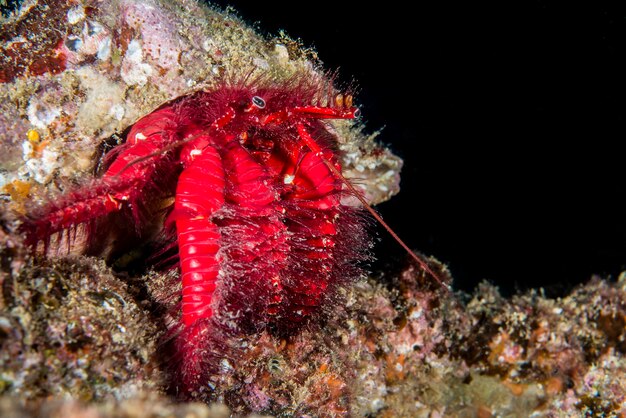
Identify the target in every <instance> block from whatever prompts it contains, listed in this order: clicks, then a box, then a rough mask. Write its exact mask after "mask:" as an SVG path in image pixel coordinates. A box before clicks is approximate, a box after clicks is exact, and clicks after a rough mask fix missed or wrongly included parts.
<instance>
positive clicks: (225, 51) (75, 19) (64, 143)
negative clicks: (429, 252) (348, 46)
mask: <svg viewBox="0 0 626 418" xmlns="http://www.w3.org/2000/svg"><path fill="white" fill-rule="evenodd" d="M0 33H2V35H1V40H2V44H0V138H2V141H1V142H0V190H1V191H2V198H3V200H5V201H8V202H9V203H10V206H9V207H11V208H12V209H13V210H17V211H23V210H25V209H24V204H25V202H27V201H33V200H34V201H37V200H40V201H41V200H44V199H45V198H46V197H45V196H49V193H50V192H54V191H56V190H59V189H60V190H62V189H64V188H66V187H67V183H68V182H76V181H79V179H80V178H85V177H89V176H91V174H92V170H93V166H94V161H95V160H97V156H98V148H99V146H100V145H101V144H102V142H103V141H104V140H105V139H109V138H111V137H112V136H113V138H116V136H115V135H118V136H119V138H120V139H119V140H120V141H121V138H122V137H123V132H124V131H125V129H127V128H128V127H129V126H131V125H132V124H133V123H134V122H136V121H137V120H138V119H140V118H141V117H143V116H145V115H147V114H149V113H151V112H152V111H153V110H154V109H156V108H158V107H159V106H161V105H162V104H163V103H166V102H169V101H171V100H174V99H176V98H179V97H182V96H186V95H189V94H192V93H194V92H196V91H199V90H205V89H210V88H211V87H212V86H215V85H216V84H217V83H219V82H220V81H223V80H224V79H234V80H237V79H239V80H240V79H244V78H246V76H248V75H250V74H254V75H259V74H263V75H264V76H265V77H267V78H270V79H273V80H275V81H276V82H279V83H280V82H281V81H282V80H287V79H289V78H290V77H292V76H293V75H294V74H296V73H299V74H301V73H303V72H304V73H308V74H310V77H311V78H314V79H320V80H324V79H326V78H328V77H327V73H325V72H324V71H323V70H322V69H321V67H320V65H319V62H318V61H316V56H315V53H314V52H313V51H311V50H307V49H304V48H303V47H302V46H301V45H300V44H298V43H297V42H295V41H293V40H291V39H289V38H287V37H285V36H284V35H282V36H281V37H279V38H274V39H265V38H263V37H261V36H260V35H259V34H257V33H256V32H255V31H254V30H252V29H251V28H250V27H248V26H246V25H245V23H243V22H242V21H241V20H240V19H239V18H237V17H236V16H234V15H232V14H229V13H225V12H221V11H218V10H215V9H212V8H210V7H207V6H205V5H202V4H200V3H197V2H194V1H185V2H184V4H183V3H178V2H168V1H163V0H142V1H136V0H114V1H111V2H95V1H86V0H73V1H60V0H48V1H45V2H44V1H33V2H26V3H25V4H24V5H23V6H22V8H21V9H20V10H19V11H18V12H16V14H15V15H13V16H11V17H9V18H8V19H6V20H5V21H4V22H3V23H2V30H1V31H0ZM327 83H328V85H329V87H328V88H329V91H330V92H331V93H333V92H335V90H334V87H333V86H332V82H331V81H327ZM331 95H332V94H331ZM331 95H329V96H331ZM328 127H329V129H331V130H334V131H335V132H336V134H337V136H338V138H339V146H340V151H341V161H340V163H341V165H342V166H343V173H344V174H345V176H346V177H347V178H348V179H353V181H354V183H355V184H356V185H357V187H359V188H361V189H362V190H363V192H364V195H365V196H366V198H367V200H368V201H369V202H370V203H372V204H376V203H380V202H382V201H385V200H387V199H389V198H390V197H391V196H392V195H394V194H395V193H397V191H398V190H399V171H400V169H401V166H402V161H401V160H400V159H399V158H398V157H396V156H394V155H393V154H392V153H391V152H390V151H389V150H387V149H385V148H382V147H381V146H380V145H378V144H376V142H375V140H374V137H375V135H369V136H368V135H365V134H364V133H363V132H362V126H361V125H359V124H358V122H354V121H333V122H329V125H328Z"/></svg>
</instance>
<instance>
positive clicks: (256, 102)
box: [252, 96, 265, 109]
mask: <svg viewBox="0 0 626 418" xmlns="http://www.w3.org/2000/svg"><path fill="white" fill-rule="evenodd" d="M252 104H253V105H254V106H255V107H258V108H259V109H263V108H265V100H263V98H261V97H259V96H254V97H253V98H252Z"/></svg>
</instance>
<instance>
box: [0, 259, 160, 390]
mask: <svg viewBox="0 0 626 418" xmlns="http://www.w3.org/2000/svg"><path fill="white" fill-rule="evenodd" d="M7 273H8V276H9V277H10V279H9V278H8V277H7ZM4 274H5V278H4V280H3V282H2V291H3V293H2V305H3V309H2V311H1V313H0V347H1V349H0V365H1V368H0V382H1V383H0V392H2V393H3V394H5V395H12V396H19V397H20V398H22V399H37V398H42V397H46V396H72V397H76V398H80V399H82V400H102V399H106V398H109V397H116V398H124V397H130V396H133V395H134V394H136V393H138V391H140V390H144V389H150V388H153V387H155V386H157V384H158V380H159V379H158V371H157V370H156V368H155V367H154V364H153V359H152V357H153V355H154V351H155V336H157V335H158V332H157V330H156V328H155V327H154V325H153V324H152V323H151V322H150V321H149V320H148V319H147V318H148V315H147V313H146V311H145V310H144V309H142V308H141V307H140V306H138V305H137V303H136V302H135V301H134V300H133V297H132V296H131V295H130V294H129V293H128V292H127V290H126V285H125V284H124V283H122V282H121V281H120V280H118V279H116V278H115V277H114V276H113V275H112V274H111V273H110V271H109V270H108V268H107V267H106V266H104V263H103V262H102V261H100V260H93V259H88V258H77V259H66V260H57V261H41V262H37V261H35V262H28V263H25V264H24V266H23V267H22V268H20V270H19V274H17V275H13V274H10V273H9V272H6V271H5V272H4Z"/></svg>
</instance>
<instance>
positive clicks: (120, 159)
mask: <svg viewBox="0 0 626 418" xmlns="http://www.w3.org/2000/svg"><path fill="white" fill-rule="evenodd" d="M176 127H177V124H176V122H175V114H174V112H173V111H172V110H171V109H170V108H165V109H162V110H159V111H156V112H154V113H151V114H150V115H148V116H146V117H144V118H143V119H141V120H139V121H138V122H137V123H136V124H135V125H134V126H133V128H132V130H131V131H130V133H129V135H128V140H127V142H126V143H125V144H124V145H123V146H122V147H121V148H120V149H121V152H119V153H118V154H116V155H117V157H116V159H115V161H114V162H113V164H111V166H110V167H109V168H108V170H107V171H106V172H105V174H104V175H103V179H102V181H101V182H100V183H99V184H98V185H97V186H94V185H89V186H84V187H82V188H79V189H78V190H75V191H73V192H71V193H70V194H69V195H68V197H67V198H65V199H64V200H62V201H61V202H60V203H56V204H54V205H49V206H47V207H44V208H43V210H42V212H41V213H39V214H38V216H37V218H36V219H33V220H31V221H29V222H26V223H25V224H24V226H23V229H24V231H25V232H26V235H27V239H26V240H27V242H28V243H29V244H31V245H36V244H37V243H38V242H40V241H42V240H43V241H47V240H48V239H49V237H50V235H52V234H54V233H57V232H60V231H64V230H69V229H71V228H73V227H76V226H77V225H80V224H82V223H86V222H90V221H92V220H94V219H96V218H99V217H102V216H105V215H107V214H109V213H112V212H116V211H119V210H121V209H122V207H124V205H125V204H128V205H130V206H131V208H132V210H133V212H134V215H135V221H138V214H137V212H136V211H137V205H136V203H137V201H138V200H141V199H142V195H143V194H144V192H145V187H144V186H145V185H146V184H147V183H149V182H151V181H152V175H153V172H154V171H155V170H156V167H157V164H156V160H159V159H161V158H164V154H159V152H158V151H159V150H160V149H162V148H163V147H164V146H165V145H166V144H167V143H168V142H171V141H172V138H171V136H173V135H174V134H175V132H176ZM149 155H153V156H152V157H151V158H148V159H145V160H142V161H141V162H139V163H137V161H138V160H141V159H143V158H144V157H146V156H149Z"/></svg>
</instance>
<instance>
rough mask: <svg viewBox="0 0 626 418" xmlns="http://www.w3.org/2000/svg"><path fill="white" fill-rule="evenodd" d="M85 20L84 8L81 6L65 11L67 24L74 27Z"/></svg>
mask: <svg viewBox="0 0 626 418" xmlns="http://www.w3.org/2000/svg"><path fill="white" fill-rule="evenodd" d="M84 19H85V8H84V7H83V6H82V5H81V6H76V7H72V8H71V9H70V10H68V11H67V22H68V23H69V24H70V25H74V24H76V23H78V22H80V21H81V20H84Z"/></svg>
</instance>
